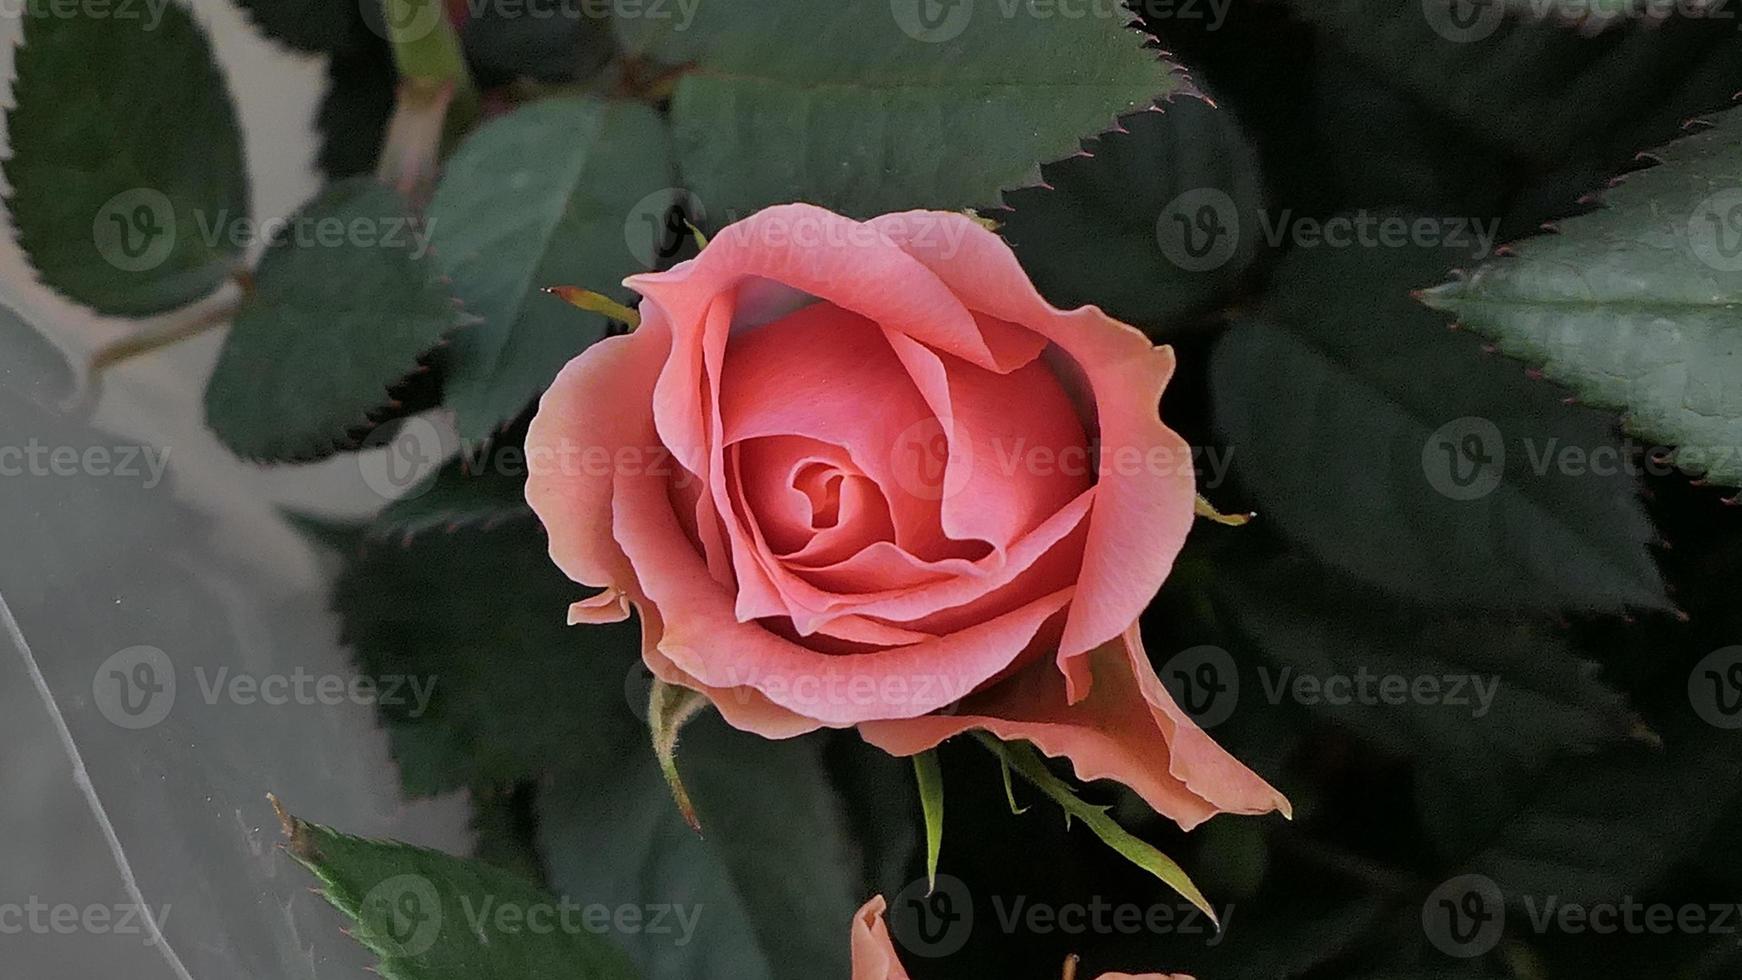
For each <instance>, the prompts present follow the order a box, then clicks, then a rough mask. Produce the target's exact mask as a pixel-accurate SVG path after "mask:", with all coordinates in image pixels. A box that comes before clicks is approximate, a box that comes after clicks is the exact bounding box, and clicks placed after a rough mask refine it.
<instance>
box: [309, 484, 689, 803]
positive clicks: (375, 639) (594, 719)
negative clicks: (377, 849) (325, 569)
mask: <svg viewBox="0 0 1742 980" xmlns="http://www.w3.org/2000/svg"><path fill="white" fill-rule="evenodd" d="M584 592H585V590H583V589H582V588H581V587H579V586H576V585H574V584H573V583H571V582H570V581H569V580H568V578H567V577H566V576H564V575H563V573H562V572H560V571H558V570H557V568H556V567H555V566H554V565H552V564H551V561H550V558H549V557H548V555H547V546H546V542H545V537H544V532H543V530H542V529H541V528H540V527H539V526H538V523H537V522H536V521H534V520H532V519H531V518H524V519H521V520H517V521H511V522H509V523H507V524H503V525H501V526H499V527H494V528H491V529H489V530H483V529H480V528H477V527H461V528H458V529H456V530H454V531H453V532H452V533H448V534H425V535H421V536H419V537H417V538H414V539H412V540H411V541H410V542H409V543H408V544H405V545H403V546H402V545H400V544H399V543H398V542H397V541H382V542H378V543H374V544H369V545H366V546H364V547H363V548H361V549H360V550H354V551H352V552H351V554H350V557H349V560H348V561H347V563H346V565H345V568H344V571H343V573H342V574H341V575H340V576H339V579H338V581H337V582H336V583H335V584H334V586H333V600H332V601H333V608H334V610H335V611H336V612H338V614H339V615H340V617H341V618H342V619H343V622H344V631H345V639H346V641H347V642H349V643H350V644H351V645H352V647H353V648H354V649H355V651H356V657H357V663H358V666H359V668H360V670H361V672H362V673H363V674H364V675H366V676H369V677H373V678H377V679H378V683H391V682H392V681H391V680H388V679H391V678H399V679H401V680H402V681H404V683H402V684H401V686H400V688H399V694H400V697H398V698H395V699H392V702H391V703H389V699H387V698H385V697H383V698H381V702H382V704H381V713H382V720H383V723H384V724H385V725H386V727H387V732H388V737H389V739H390V740H391V746H392V750H393V755H394V758H395V760H397V761H398V763H399V767H400V776H401V778H402V779H403V781H404V784H405V789H406V791H407V792H408V793H410V794H412V795H414V796H426V795H431V794H434V793H440V792H445V791H448V790H453V789H460V788H463V787H467V786H479V785H486V784H489V783H512V782H518V781H521V780H526V779H535V778H537V777H538V776H539V775H540V774H542V773H546V772H549V771H551V770H553V769H556V768H560V767H563V766H566V765H573V764H576V763H577V761H578V760H582V759H587V758H593V757H595V756H597V757H598V758H601V759H610V758H614V757H615V755H616V753H620V752H623V751H631V750H635V749H642V747H643V746H644V745H645V742H644V735H643V734H642V730H641V727H640V725H639V724H638V723H637V721H636V717H635V711H637V710H640V709H641V708H642V707H643V706H644V705H642V704H638V705H634V706H632V705H631V704H630V700H629V697H628V696H626V694H625V691H626V690H628V688H629V687H630V681H631V680H632V679H634V678H635V677H636V674H635V673H632V671H638V670H639V666H638V665H639V661H638V659H637V651H638V650H639V645H638V641H637V638H636V632H637V629H636V626H635V624H634V623H623V624H616V625H611V626H587V627H571V626H567V625H565V624H566V623H567V610H568V605H569V603H570V602H572V601H574V600H575V599H577V598H580V597H581V596H582V595H583V594H584ZM411 679H415V680H416V681H417V682H418V683H419V684H420V685H422V686H421V688H419V690H422V691H425V692H429V695H430V696H429V697H428V703H427V704H425V705H422V707H421V709H420V706H419V702H418V700H417V697H416V691H415V690H414V689H413V688H412V687H411V684H410V680H411ZM644 696H645V695H644V692H643V693H638V694H637V695H636V697H637V698H639V697H644ZM662 789H663V786H662ZM666 803H667V805H668V806H669V805H670V797H669V794H668V795H667V797H666Z"/></svg>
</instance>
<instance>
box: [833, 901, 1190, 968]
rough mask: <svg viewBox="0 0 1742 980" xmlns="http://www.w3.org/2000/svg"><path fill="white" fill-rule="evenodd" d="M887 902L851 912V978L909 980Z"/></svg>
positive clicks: (870, 902) (867, 904)
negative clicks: (891, 930)
mask: <svg viewBox="0 0 1742 980" xmlns="http://www.w3.org/2000/svg"><path fill="white" fill-rule="evenodd" d="M887 908H888V903H886V902H884V901H883V896H882V895H873V896H871V900H870V901H869V902H866V903H865V904H864V905H863V906H861V907H860V909H859V911H858V913H857V914H855V915H854V916H853V932H852V944H853V980H909V978H908V975H907V971H906V970H904V969H902V966H901V961H900V960H899V959H897V958H896V956H895V944H894V943H893V942H891V941H890V939H889V927H888V926H887V925H886V924H885V923H884V921H883V913H884V911H885V910H886V909H887ZM1100 980H1192V978H1191V977H1189V976H1187V975H1186V974H1184V973H1103V974H1101V977H1100Z"/></svg>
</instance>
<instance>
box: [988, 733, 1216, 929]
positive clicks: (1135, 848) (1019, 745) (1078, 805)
mask: <svg viewBox="0 0 1742 980" xmlns="http://www.w3.org/2000/svg"><path fill="white" fill-rule="evenodd" d="M973 734H974V737H975V738H976V739H978V740H979V741H980V744H981V745H984V746H985V747H986V748H987V749H989V750H990V751H991V752H992V754H993V755H996V756H998V757H999V758H1001V759H1004V760H1006V761H1007V762H1008V763H1009V765H1010V766H1011V768H1013V769H1015V770H1016V772H1017V774H1018V775H1020V776H1021V777H1022V778H1023V779H1026V780H1028V781H1029V782H1030V783H1032V784H1034V787H1035V788H1036V789H1038V790H1040V791H1041V792H1042V793H1045V794H1046V795H1047V796H1049V797H1051V798H1052V800H1053V802H1055V803H1057V804H1058V805H1059V806H1060V807H1062V808H1063V809H1064V811H1065V824H1066V826H1069V825H1070V821H1071V818H1072V817H1075V818H1077V819H1078V820H1081V821H1082V822H1083V823H1084V824H1085V825H1087V826H1088V828H1089V829H1090V830H1092V831H1094V832H1095V836H1097V837H1099V838H1101V840H1102V841H1103V842H1105V843H1106V844H1107V846H1109V847H1111V848H1113V850H1115V851H1118V852H1119V853H1120V854H1121V855H1123V856H1124V857H1125V858H1126V859H1127V860H1129V861H1130V862H1131V863H1133V864H1135V865H1137V866H1138V867H1140V868H1142V869H1143V870H1145V871H1148V872H1149V873H1150V874H1152V875H1155V876H1156V877H1157V878H1160V879H1161V880H1162V882H1163V883H1165V884H1166V885H1167V886H1168V887H1170V888H1172V889H1173V890H1174V891H1176V892H1179V894H1180V895H1181V896H1182V897H1183V898H1185V899H1186V900H1187V901H1189V902H1191V903H1192V904H1193V905H1195V906H1197V908H1198V909H1199V910H1200V911H1202V912H1203V913H1204V914H1205V915H1207V916H1209V917H1210V921H1211V922H1213V923H1215V924H1216V926H1217V928H1220V927H1221V921H1220V920H1219V919H1217V918H1216V910H1215V909H1214V908H1213V907H1211V905H1210V902H1209V899H1206V898H1205V897H1204V893H1203V892H1201V891H1199V890H1198V886H1197V885H1195V884H1193V883H1192V879H1191V877H1190V876H1188V875H1187V874H1186V873H1185V869H1183V868H1181V867H1180V866H1179V865H1178V864H1177V863H1175V862H1174V860H1173V859H1172V858H1170V857H1168V856H1167V855H1165V854H1163V853H1161V852H1160V851H1159V850H1156V848H1155V847H1154V846H1153V845H1151V844H1148V843H1146V842H1144V841H1142V840H1139V839H1138V838H1137V837H1135V836H1133V835H1132V834H1131V833H1130V832H1129V831H1127V830H1126V829H1125V828H1124V827H1121V826H1119V823H1118V821H1116V820H1114V819H1113V818H1112V817H1110V816H1108V815H1107V808H1106V807H1104V806H1095V805H1094V804H1092V803H1089V802H1087V801H1085V800H1084V799H1083V798H1082V797H1080V796H1078V795H1077V794H1076V791H1075V790H1074V789H1072V788H1071V787H1070V785H1069V784H1068V783H1066V782H1065V781H1064V780H1062V779H1060V778H1058V777H1057V776H1055V775H1053V774H1052V770H1050V769H1048V768H1047V767H1046V762H1045V760H1043V759H1041V757H1040V753H1038V752H1036V751H1035V750H1034V747H1033V746H1031V745H1029V744H1028V743H1027V742H1001V741H999V740H998V739H996V738H994V737H992V736H991V735H990V734H988V733H986V732H974V733H973Z"/></svg>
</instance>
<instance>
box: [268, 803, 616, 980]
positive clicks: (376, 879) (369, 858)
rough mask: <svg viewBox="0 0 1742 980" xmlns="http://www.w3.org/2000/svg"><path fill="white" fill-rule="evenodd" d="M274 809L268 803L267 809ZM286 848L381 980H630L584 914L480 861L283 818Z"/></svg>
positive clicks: (525, 882) (292, 818) (541, 890)
mask: <svg viewBox="0 0 1742 980" xmlns="http://www.w3.org/2000/svg"><path fill="white" fill-rule="evenodd" d="M274 803H275V805H276V801H274ZM280 816H281V818H282V819H283V821H284V832H285V836H286V837H287V838H288V842H287V843H286V845H285V847H286V850H288V851H289V852H290V855H291V856H292V857H294V858H295V859H296V860H297V862H298V863H299V864H301V865H302V866H303V867H305V868H307V869H308V870H309V871H311V872H313V873H314V876H315V877H316V878H317V879H319V880H320V883H321V895H322V897H324V898H325V899H326V900H327V901H328V902H330V903H332V905H333V907H334V908H336V909H338V910H339V911H340V912H341V913H343V914H344V915H345V917H346V918H348V919H350V920H351V922H352V923H354V928H353V929H352V933H351V934H352V935H353V936H355V937H356V939H357V941H358V942H360V943H362V944H363V945H364V946H366V947H368V948H369V949H370V950H371V951H373V952H374V953H375V954H376V955H377V956H379V957H381V965H380V967H379V968H378V970H377V972H379V973H380V974H381V975H382V976H383V977H386V978H387V980H462V978H463V980H522V978H525V977H550V978H553V980H556V978H569V980H634V978H636V977H638V976H639V975H638V974H637V973H636V971H635V969H634V967H633V966H631V965H630V964H629V961H628V959H627V958H626V957H625V956H624V955H623V953H622V952H621V951H619V950H618V949H616V948H615V947H614V946H612V945H611V943H610V941H609V940H607V939H606V938H604V937H602V936H600V935H597V934H595V932H593V931H592V927H591V926H589V925H588V921H589V920H587V919H585V918H584V916H583V913H582V912H580V911H575V910H574V909H573V908H572V907H569V908H565V906H563V905H562V904H561V903H559V902H558V900H557V899H556V898H555V897H553V896H551V895H550V894H548V893H546V892H545V891H544V890H543V889H541V888H539V887H538V886H537V885H535V884H533V883H532V882H530V881H527V880H525V879H523V878H521V877H519V876H517V875H514V874H511V873H509V872H506V871H502V870H499V869H497V868H494V867H491V866H489V865H487V864H483V863H481V862H478V861H469V860H465V859H463V858H456V857H452V856H450V855H447V854H443V853H441V852H439V851H432V850H428V849H425V848H421V847H411V846H409V845H406V844H401V843H397V842H394V841H371V840H363V839H362V838H358V837H351V836H347V835H345V834H341V833H338V832H336V831H333V830H330V829H328V828H326V827H322V826H320V825H318V824H312V823H309V822H307V821H305V820H301V819H299V818H296V817H292V816H290V815H288V814H285V813H284V812H283V811H282V810H281V811H280Z"/></svg>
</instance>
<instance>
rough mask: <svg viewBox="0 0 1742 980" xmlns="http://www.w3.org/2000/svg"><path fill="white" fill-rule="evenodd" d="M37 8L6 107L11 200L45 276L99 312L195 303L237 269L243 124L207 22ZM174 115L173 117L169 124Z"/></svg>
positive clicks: (173, 12) (244, 187)
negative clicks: (66, 13)
mask: <svg viewBox="0 0 1742 980" xmlns="http://www.w3.org/2000/svg"><path fill="white" fill-rule="evenodd" d="M152 9H153V10H154V11H160V13H161V21H160V22H156V23H153V22H152V21H151V20H148V19H147V18H146V16H145V15H144V14H143V13H142V12H141V11H139V10H137V9H135V11H134V12H135V14H136V16H134V17H88V16H64V15H63V14H61V13H57V12H56V8H54V7H52V6H50V5H47V4H30V5H29V6H28V10H27V13H26V15H25V17H24V18H23V20H24V44H23V46H22V47H21V48H19V49H18V53H17V61H16V64H15V71H16V73H17V76H18V80H17V83H16V84H15V85H14V86H13V89H12V99H13V103H14V105H13V108H12V111H11V112H9V113H8V114H7V117H6V128H7V135H8V138H9V139H10V142H11V149H12V156H11V158H10V159H8V160H7V161H6V162H5V173H6V180H7V183H9V184H10V185H11V187H12V193H11V196H10V197H8V198H7V206H8V207H9V208H10V209H11V213H12V222H13V225H14V227H15V228H17V230H18V243H19V245H20V246H21V247H22V248H23V249H24V253H25V255H26V256H27V257H28V258H29V259H30V262H31V264H32V265H33V266H35V267H36V270H37V272H38V273H39V274H40V275H41V276H42V281H43V282H44V283H46V284H48V286H50V287H51V288H53V289H54V290H56V291H58V292H60V293H61V294H62V295H64V296H66V297H67V298H68V299H71V300H73V301H74V302H78V303H83V304H85V305H86V306H89V307H91V308H92V309H95V310H96V311H97V312H99V313H105V314H111V315H116V316H135V317H137V316H149V315H151V314H154V313H162V312H164V311H166V310H173V309H176V308H178V307H181V306H185V305H187V304H189V303H192V302H194V301H195V300H198V299H200V298H202V297H204V296H206V295H208V294H210V293H211V292H212V291H213V290H215V289H217V288H218V286H219V285H221V284H222V283H223V282H224V281H225V280H226V279H228V278H230V277H231V276H232V275H233V274H234V273H235V272H236V270H237V268H238V265H239V263H240V261H241V255H242V249H241V247H240V246H239V245H238V244H236V243H235V241H234V240H233V239H232V238H231V237H230V234H229V232H230V230H231V228H232V227H234V226H235V224H236V223H238V222H245V221H247V219H248V216H249V215H248V178H247V171H245V170H244V169H243V161H242V134H241V131H240V130H239V129H238V128H237V125H236V113H235V109H234V107H232V106H231V104H230V91H229V86H228V85H227V84H226V83H225V80H224V76H223V74H222V73H221V72H220V71H219V70H218V66H217V65H216V64H215V63H214V62H213V60H212V51H211V45H210V43H209V42H208V41H207V39H206V36H205V32H204V31H203V30H202V29H201V28H200V26H199V25H198V24H197V23H195V22H194V19H193V17H192V16H191V15H190V14H189V13H188V12H187V10H186V9H185V8H183V7H182V6H180V5H179V4H173V3H172V4H167V5H164V6H162V7H154V8H152ZM171 123H173V124H171Z"/></svg>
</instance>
